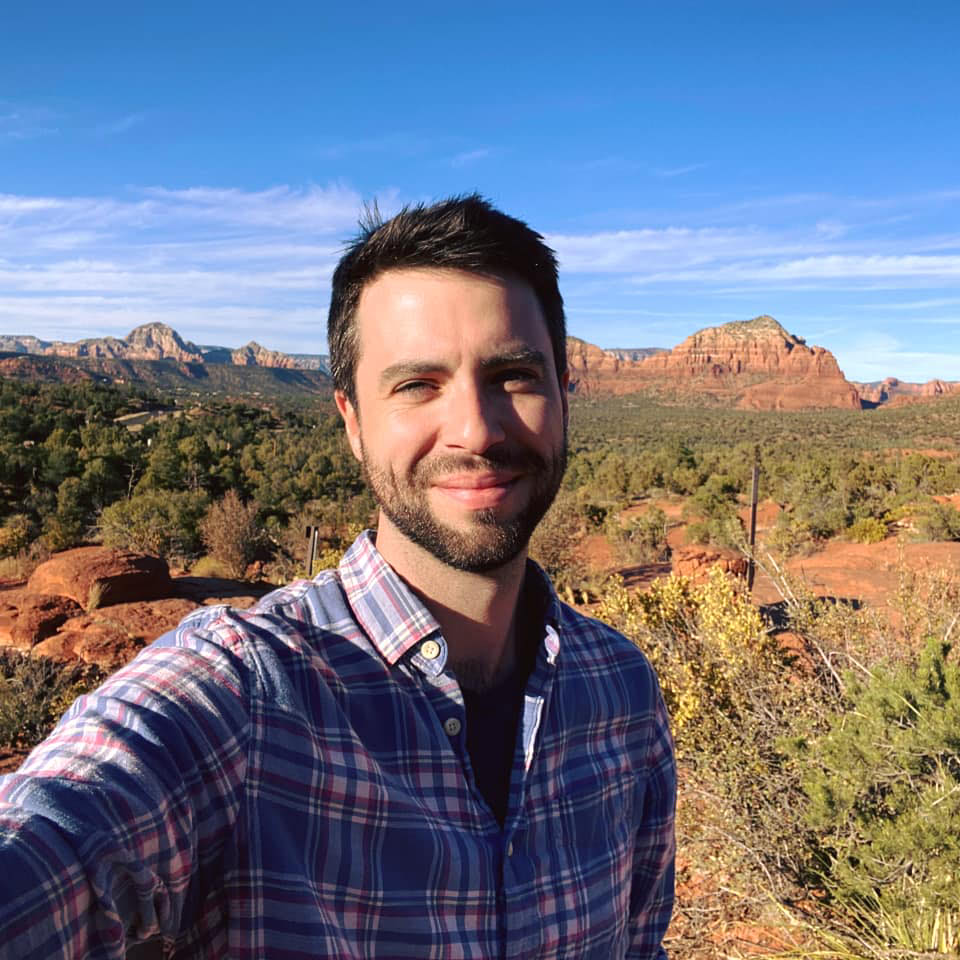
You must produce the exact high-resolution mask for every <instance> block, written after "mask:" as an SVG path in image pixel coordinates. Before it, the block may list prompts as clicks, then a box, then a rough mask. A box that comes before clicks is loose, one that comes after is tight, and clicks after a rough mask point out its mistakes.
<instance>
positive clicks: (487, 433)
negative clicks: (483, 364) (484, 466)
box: [443, 384, 506, 454]
mask: <svg viewBox="0 0 960 960" xmlns="http://www.w3.org/2000/svg"><path fill="white" fill-rule="evenodd" d="M444 413H445V414H446V417H445V423H444V434H443V436H444V442H445V443H446V445H447V446H448V447H455V448H457V449H461V450H466V451H467V452H468V453H476V454H481V453H485V452H486V451H487V450H488V449H489V448H490V447H492V446H493V445H494V444H497V443H500V442H501V441H502V440H504V438H505V437H506V432H505V431H504V426H503V411H502V410H501V409H500V404H499V403H497V400H496V399H495V398H494V397H491V396H489V395H487V394H486V392H485V391H484V390H483V388H482V386H481V385H479V384H462V385H460V387H459V388H458V389H457V390H455V391H453V392H452V394H451V397H450V404H449V406H448V408H447V409H446V410H445V411H444Z"/></svg>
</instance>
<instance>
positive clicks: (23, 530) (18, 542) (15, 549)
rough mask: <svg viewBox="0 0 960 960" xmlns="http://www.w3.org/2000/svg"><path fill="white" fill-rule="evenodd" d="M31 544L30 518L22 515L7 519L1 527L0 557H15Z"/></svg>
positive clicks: (17, 514)
mask: <svg viewBox="0 0 960 960" xmlns="http://www.w3.org/2000/svg"><path fill="white" fill-rule="evenodd" d="M29 543H30V518H29V517H28V516H26V515H25V514H22V513H15V514H14V515H13V516H11V517H7V519H6V520H4V521H3V526H2V527H0V557H4V558H5V557H15V556H16V555H17V554H18V553H20V552H21V551H22V550H26V548H27V546H28V545H29Z"/></svg>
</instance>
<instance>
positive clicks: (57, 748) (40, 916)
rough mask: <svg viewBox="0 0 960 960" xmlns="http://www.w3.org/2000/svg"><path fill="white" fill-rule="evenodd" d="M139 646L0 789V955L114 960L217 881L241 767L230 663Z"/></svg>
mask: <svg viewBox="0 0 960 960" xmlns="http://www.w3.org/2000/svg"><path fill="white" fill-rule="evenodd" d="M201 646H202V647H203V653H202V654H201V653H199V652H197V651H196V650H192V649H184V648H179V647H167V648H165V647H157V648H150V649H148V650H147V651H145V652H144V653H142V654H141V655H140V656H139V657H138V658H137V659H136V660H135V661H133V662H132V663H131V664H128V665H127V666H126V667H124V668H123V669H122V670H120V671H119V672H118V673H117V674H115V675H114V676H113V677H111V678H110V679H109V680H108V681H107V682H106V683H105V684H104V685H103V686H102V687H101V688H100V689H99V690H97V691H96V692H95V693H93V694H90V695H89V696H87V697H83V698H81V699H80V700H79V701H77V703H76V704H74V706H73V707H72V708H71V709H70V710H69V711H68V713H67V714H66V716H65V717H64V719H63V720H62V721H61V722H60V724H59V725H58V727H57V728H56V730H54V732H53V733H52V734H51V735H50V737H49V738H48V739H47V740H46V741H44V742H43V743H42V744H41V745H40V746H39V747H37V748H36V750H34V752H33V753H32V754H31V755H30V756H29V757H28V758H27V760H26V761H25V763H24V765H23V766H22V767H21V768H20V770H19V771H18V772H17V773H15V774H11V775H10V776H7V777H5V778H2V779H0V958H3V960H8V958H9V960H14V958H16V960H30V958H48V957H96V958H110V960H113V958H116V960H122V958H123V956H124V949H125V946H124V945H125V943H129V942H132V941H135V940H140V939H144V938H146V937H151V936H155V935H158V934H159V935H161V936H164V937H169V938H173V937H174V936H175V935H176V933H177V931H178V930H180V929H181V928H182V926H183V924H184V923H185V922H189V917H187V916H185V913H189V911H190V903H191V900H190V896H189V894H190V890H191V884H194V883H196V882H197V881H198V880H200V881H201V882H202V876H203V874H204V872H205V871H210V872H211V874H215V873H217V868H218V866H219V861H220V859H221V854H222V851H223V848H224V844H225V842H226V840H227V838H228V836H229V835H230V833H231V831H232V828H233V825H234V823H235V820H236V817H237V812H238V808H239V794H240V785H241V783H242V781H243V778H244V774H245V767H246V757H247V739H248V719H247V716H246V714H245V709H244V706H243V704H244V702H245V698H244V695H243V690H242V684H243V681H242V677H243V672H242V669H240V666H239V664H238V663H237V661H236V660H235V658H234V657H233V656H232V655H231V654H229V653H227V652H225V651H223V650H222V649H219V648H213V647H212V646H211V645H209V644H201Z"/></svg>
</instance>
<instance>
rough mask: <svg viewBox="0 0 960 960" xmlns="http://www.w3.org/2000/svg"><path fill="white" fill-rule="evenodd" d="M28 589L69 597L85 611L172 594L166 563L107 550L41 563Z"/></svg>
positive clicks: (93, 549) (82, 549) (86, 550)
mask: <svg viewBox="0 0 960 960" xmlns="http://www.w3.org/2000/svg"><path fill="white" fill-rule="evenodd" d="M27 589H28V590H29V591H30V593H33V594H48V595H53V596H58V597H69V598H70V599H71V600H73V601H74V602H75V603H77V604H79V605H80V606H81V607H82V608H83V609H84V610H90V609H93V608H96V607H105V606H108V605H110V604H114V603H126V602H129V601H131V600H156V599H158V598H160V597H168V596H170V593H171V589H172V586H171V581H170V570H169V568H168V567H167V563H166V561H165V560H160V559H159V558H157V557H149V556H145V555H143V554H139V553H131V552H130V551H128V550H111V549H110V548H109V547H77V548H76V549H75V550H67V551H65V552H63V553H58V554H56V555H55V556H53V557H51V558H50V559H49V560H47V562H46V563H41V564H40V566H39V567H37V569H36V570H34V571H33V574H32V575H31V576H30V579H29V580H28V581H27Z"/></svg>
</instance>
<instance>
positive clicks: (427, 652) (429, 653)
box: [420, 640, 440, 660]
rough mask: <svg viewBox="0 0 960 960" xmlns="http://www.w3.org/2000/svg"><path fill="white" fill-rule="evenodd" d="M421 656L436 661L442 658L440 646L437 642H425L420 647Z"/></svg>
mask: <svg viewBox="0 0 960 960" xmlns="http://www.w3.org/2000/svg"><path fill="white" fill-rule="evenodd" d="M420 654H421V655H422V656H423V657H424V658H425V659H427V660H436V659H437V657H439V656H440V644H439V643H437V641H436V640H425V641H424V642H423V643H422V644H421V646H420Z"/></svg>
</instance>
